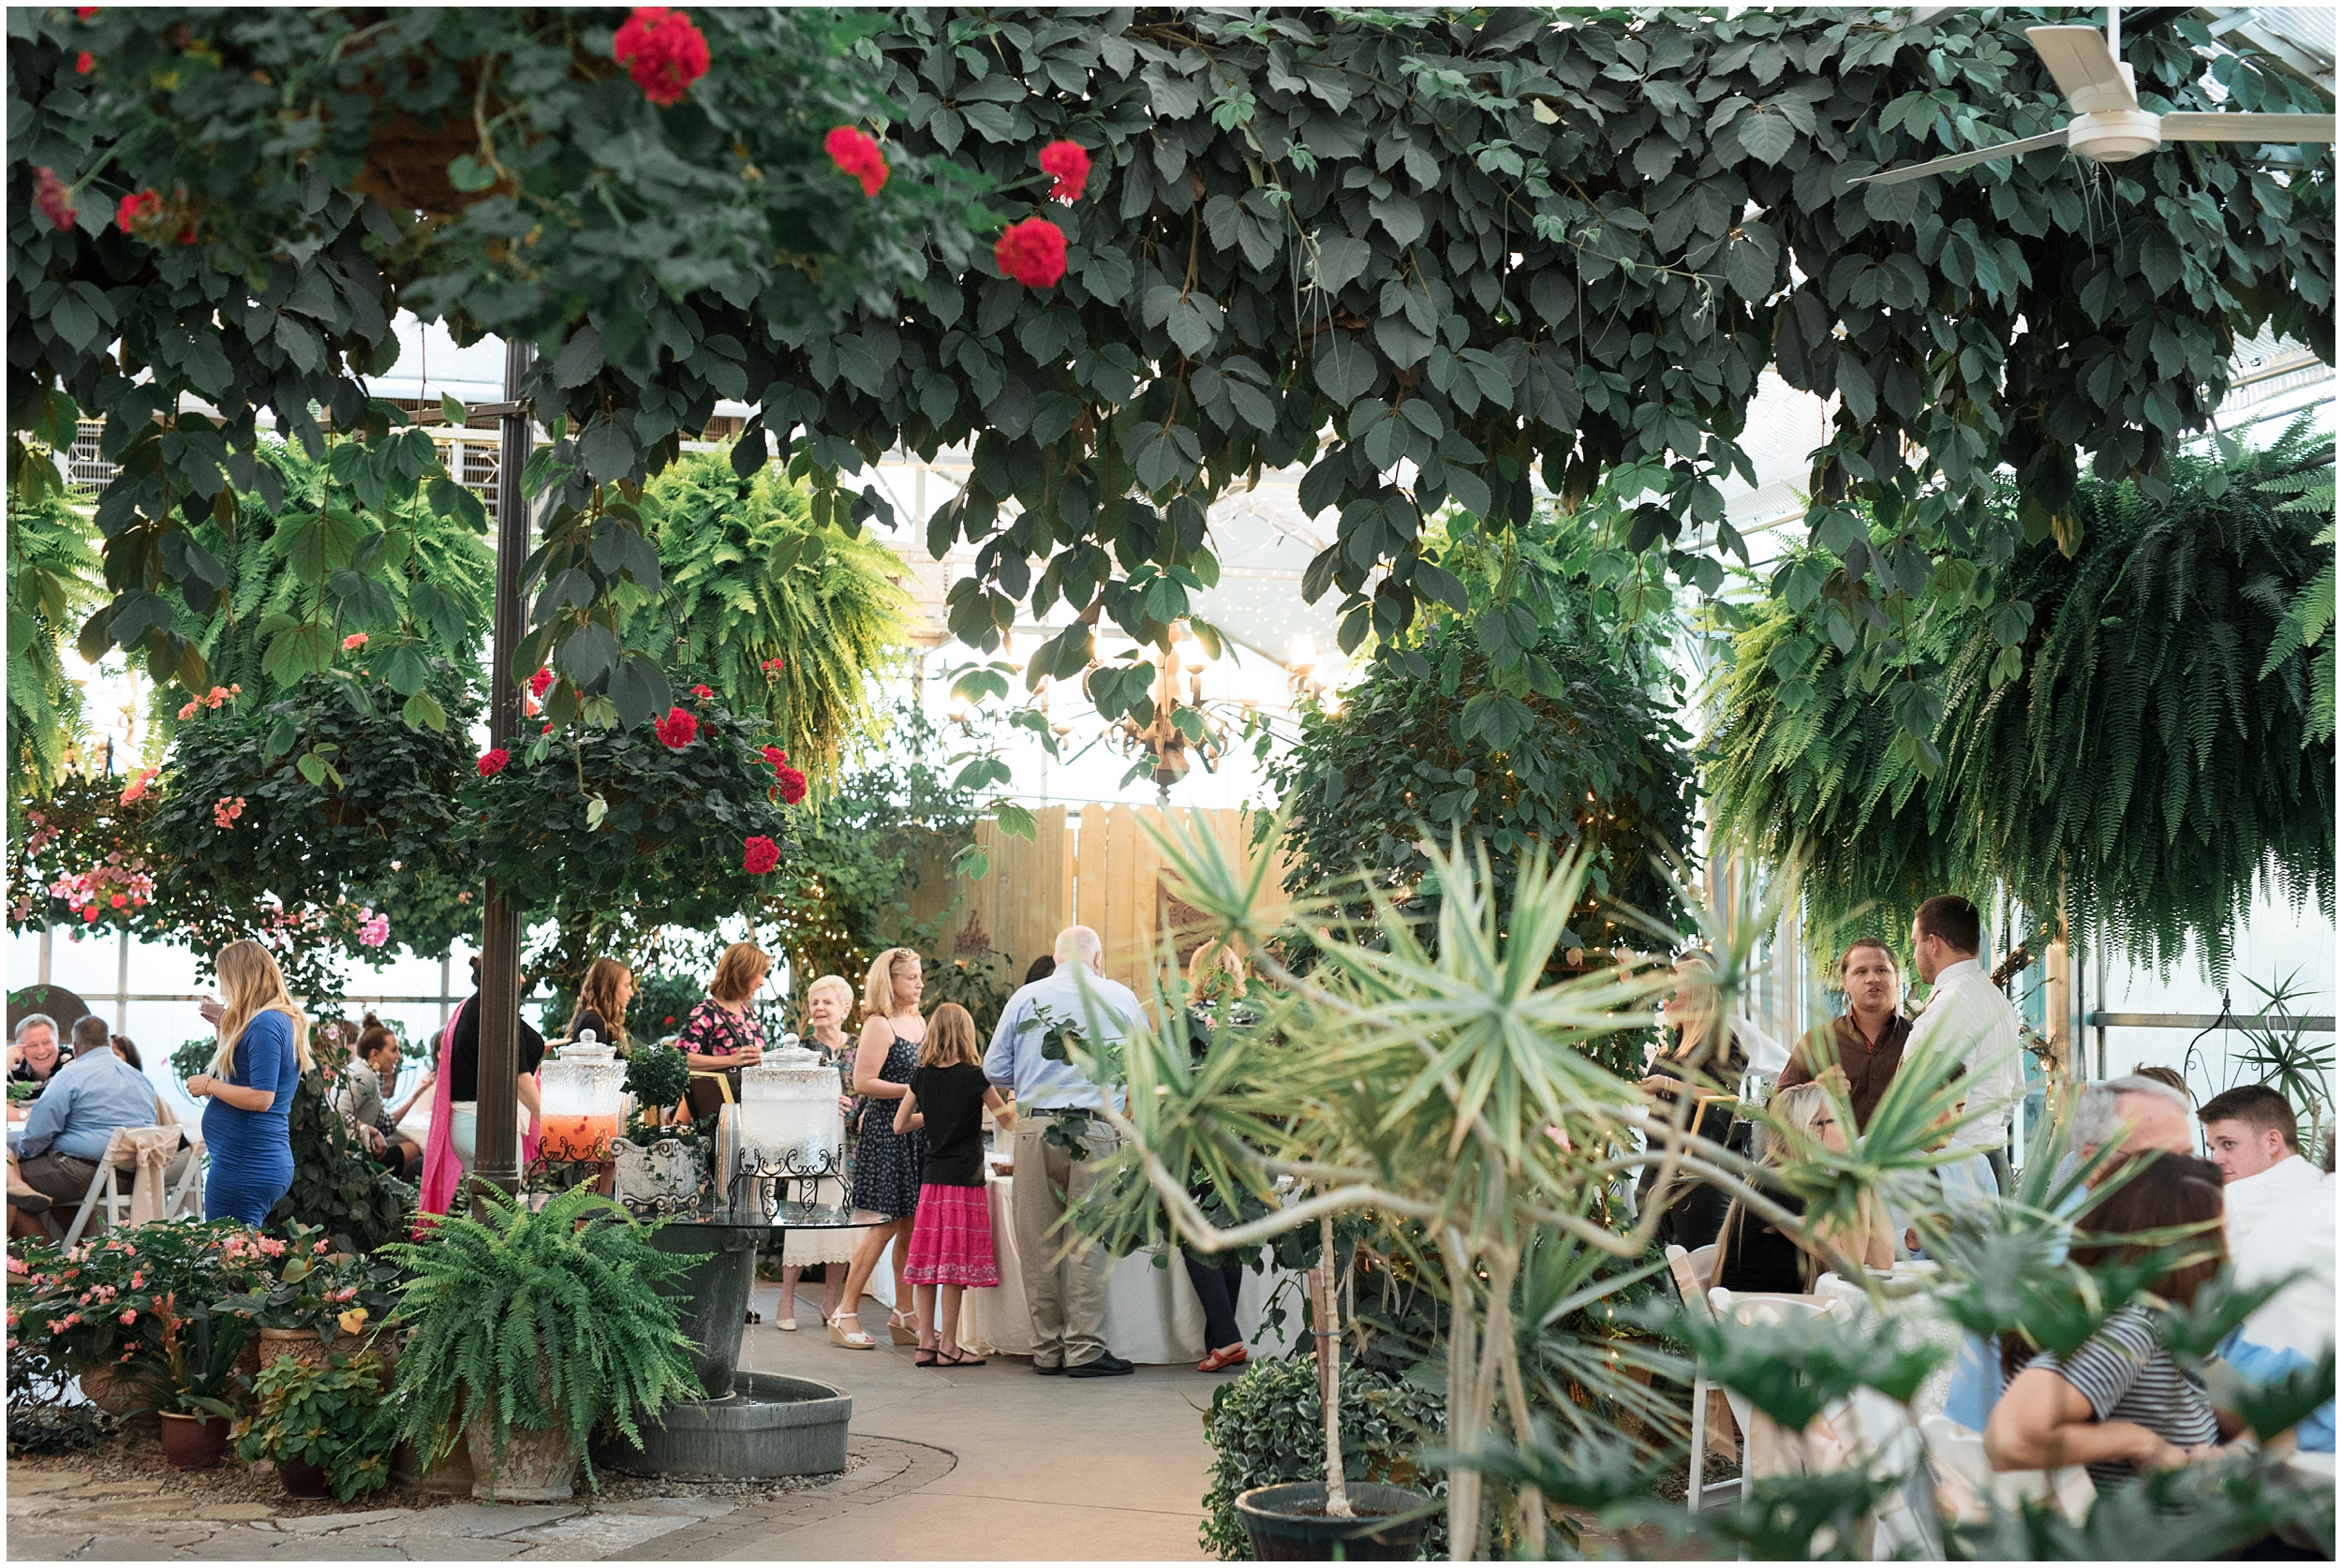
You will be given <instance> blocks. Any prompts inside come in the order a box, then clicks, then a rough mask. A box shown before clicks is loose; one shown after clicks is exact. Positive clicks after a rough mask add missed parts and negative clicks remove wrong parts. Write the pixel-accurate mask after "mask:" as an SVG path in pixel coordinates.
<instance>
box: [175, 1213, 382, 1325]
mask: <svg viewBox="0 0 2342 1568" xmlns="http://www.w3.org/2000/svg"><path fill="white" fill-rule="evenodd" d="M287 1230H288V1233H289V1234H288V1235H287V1237H286V1240H285V1242H284V1243H283V1246H284V1251H283V1253H282V1254H281V1255H280V1257H279V1258H278V1259H277V1260H276V1266H275V1268H274V1271H273V1273H272V1274H270V1275H267V1276H263V1277H262V1278H261V1279H259V1280H256V1281H254V1283H253V1285H252V1288H250V1289H249V1290H245V1291H241V1292H239V1293H237V1294H233V1295H230V1296H229V1297H227V1298H226V1299H224V1300H222V1301H221V1302H220V1303H219V1307H218V1309H219V1310H220V1311H221V1312H223V1313H231V1314H233V1315H235V1316H237V1317H240V1318H242V1319H244V1320H245V1321H246V1322H248V1323H249V1324H251V1325H252V1326H253V1327H255V1328H307V1329H314V1330H315V1331H316V1332H317V1336H318V1338H319V1339H322V1340H324V1341H325V1342H326V1343H327V1344H329V1345H330V1344H333V1343H334V1342H335V1341H336V1340H337V1339H343V1338H345V1337H354V1339H355V1340H356V1341H357V1342H363V1341H364V1340H366V1339H371V1338H372V1337H373V1336H374V1335H375V1333H376V1332H378V1330H379V1329H380V1328H381V1326H382V1324H383V1322H384V1321H385V1320H386V1319H387V1318H388V1317H389V1316H390V1313H391V1308H392V1306H393V1303H394V1302H395V1300H396V1294H395V1287H396V1285H397V1282H398V1272H399V1271H398V1265H396V1264H393V1263H391V1262H389V1261H388V1260H386V1259H383V1258H381V1257H379V1256H378V1255H375V1254H370V1253H353V1252H336V1251H331V1250H328V1249H329V1247H330V1246H331V1243H329V1242H328V1241H327V1239H326V1235H325V1231H324V1230H323V1228H322V1227H320V1226H316V1225H303V1224H299V1223H295V1224H292V1225H289V1226H288V1227H287Z"/></svg>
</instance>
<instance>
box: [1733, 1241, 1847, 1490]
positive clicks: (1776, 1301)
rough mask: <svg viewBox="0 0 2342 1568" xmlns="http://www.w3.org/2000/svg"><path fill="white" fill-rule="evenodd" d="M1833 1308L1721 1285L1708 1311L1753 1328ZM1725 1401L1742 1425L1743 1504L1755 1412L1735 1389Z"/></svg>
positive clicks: (1797, 1297)
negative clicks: (1737, 1291)
mask: <svg viewBox="0 0 2342 1568" xmlns="http://www.w3.org/2000/svg"><path fill="white" fill-rule="evenodd" d="M1832 1307H1833V1304H1832V1303H1831V1302H1827V1301H1824V1300H1822V1299H1820V1298H1819V1297H1817V1296H1811V1295H1783V1294H1774V1293H1771V1292H1766V1291H1744V1292H1741V1293H1739V1294H1735V1293H1733V1292H1731V1291H1728V1290H1726V1289H1725V1288H1724V1287H1723V1286H1722V1285H1717V1286H1715V1287H1714V1288H1713V1289H1712V1290H1710V1291H1709V1292H1708V1310H1709V1312H1710V1314H1711V1315H1712V1316H1713V1317H1714V1318H1715V1319H1716V1321H1717V1322H1719V1323H1739V1324H1751V1325H1754V1324H1770V1323H1780V1322H1783V1321H1784V1320H1786V1319H1787V1318H1791V1317H1799V1316H1811V1317H1821V1316H1825V1315H1828V1314H1830V1313H1831V1310H1832ZM1839 1315H1841V1316H1843V1315H1844V1314H1843V1313H1840V1314H1839ZM1724 1402H1725V1403H1726V1404H1727V1406H1729V1407H1730V1408H1731V1411H1732V1419H1733V1420H1734V1421H1737V1422H1738V1423H1740V1427H1741V1440H1740V1450H1741V1476H1740V1480H1739V1481H1738V1482H1737V1483H1734V1484H1735V1485H1737V1486H1739V1487H1740V1489H1741V1499H1742V1501H1747V1499H1748V1495H1749V1484H1750V1482H1751V1480H1752V1479H1753V1477H1752V1476H1750V1474H1749V1473H1748V1432H1749V1427H1750V1426H1751V1424H1752V1423H1753V1422H1754V1421H1755V1419H1756V1411H1755V1408H1754V1407H1753V1406H1751V1405H1750V1404H1749V1402H1748V1399H1747V1398H1746V1397H1745V1396H1744V1395H1742V1394H1741V1393H1739V1392H1738V1391H1737V1390H1734V1389H1730V1388H1727V1389H1726V1390H1725V1391H1724Z"/></svg>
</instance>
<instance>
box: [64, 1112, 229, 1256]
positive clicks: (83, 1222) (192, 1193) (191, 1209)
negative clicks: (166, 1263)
mask: <svg viewBox="0 0 2342 1568" xmlns="http://www.w3.org/2000/svg"><path fill="white" fill-rule="evenodd" d="M166 1127H168V1128H169V1129H170V1131H172V1132H177V1133H178V1134H179V1138H180V1144H181V1146H180V1147H178V1148H177V1149H174V1150H173V1151H172V1152H171V1153H170V1155H168V1156H166V1157H165V1159H164V1162H163V1176H162V1191H161V1193H160V1194H159V1198H158V1201H159V1205H160V1207H161V1215H160V1218H162V1219H165V1220H169V1219H171V1218H173V1217H175V1216H177V1215H180V1214H185V1213H194V1214H197V1215H200V1214H201V1213H202V1211H203V1204H202V1197H201V1191H202V1185H201V1172H202V1167H203V1142H202V1140H201V1139H200V1138H194V1139H190V1138H189V1137H188V1136H187V1134H186V1131H185V1129H184V1128H182V1127H179V1126H178V1125H177V1124H176V1122H170V1123H158V1124H156V1126H155V1127H153V1128H117V1129H115V1130H114V1134H113V1136H112V1137H111V1139H109V1140H108V1141H107V1145H106V1149H105V1153H104V1155H103V1156H101V1157H100V1158H99V1160H98V1161H97V1169H96V1171H95V1172H93V1173H92V1174H91V1176H90V1181H89V1190H88V1191H86V1192H84V1193H83V1194H82V1206H81V1207H80V1208H78V1209H76V1210H75V1211H74V1215H73V1222H72V1224H70V1225H68V1226H67V1227H66V1228H65V1230H64V1231H63V1232H62V1233H59V1232H58V1230H57V1222H56V1219H55V1217H54V1216H55V1211H54V1210H51V1211H49V1212H47V1213H44V1214H43V1215H42V1216H41V1219H42V1221H43V1222H44V1223H45V1224H47V1225H48V1227H49V1230H50V1234H51V1235H55V1236H57V1239H58V1244H59V1245H60V1246H64V1247H71V1246H72V1245H73V1244H74V1243H76V1242H78V1241H80V1240H81V1239H82V1235H83V1234H84V1233H85V1232H87V1231H88V1230H89V1228H90V1220H91V1217H92V1216H93V1215H94V1216H96V1218H97V1219H98V1220H99V1221H100V1223H101V1225H102V1227H103V1228H104V1229H107V1230H116V1229H120V1228H121V1227H123V1226H126V1225H127V1224H129V1223H130V1220H131V1217H132V1212H133V1202H134V1199H135V1198H136V1195H137V1191H138V1186H137V1183H138V1166H137V1165H136V1164H121V1163H118V1161H120V1160H121V1159H122V1158H123V1157H124V1156H125V1155H127V1154H132V1152H133V1151H132V1150H131V1148H130V1146H129V1141H128V1136H127V1135H128V1134H132V1133H137V1132H160V1131H163V1130H164V1129H165V1128H166ZM133 1157H134V1156H133Z"/></svg>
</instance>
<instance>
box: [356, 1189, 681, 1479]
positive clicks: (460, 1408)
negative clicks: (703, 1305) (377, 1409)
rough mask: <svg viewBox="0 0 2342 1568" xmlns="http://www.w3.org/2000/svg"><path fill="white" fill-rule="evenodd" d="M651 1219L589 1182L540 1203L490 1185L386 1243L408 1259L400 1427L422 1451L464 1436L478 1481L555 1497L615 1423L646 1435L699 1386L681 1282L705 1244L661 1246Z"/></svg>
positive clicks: (628, 1433)
mask: <svg viewBox="0 0 2342 1568" xmlns="http://www.w3.org/2000/svg"><path fill="white" fill-rule="evenodd" d="M655 1230H656V1227H655V1226H649V1225H639V1224H636V1223H635V1222H634V1221H633V1220H630V1219H629V1218H628V1216H627V1214H626V1211H625V1210H624V1209H623V1208H621V1207H619V1206H617V1205H616V1204H615V1203H613V1202H612V1201H611V1200H610V1199H608V1198H604V1197H598V1196H596V1195H595V1193H594V1192H593V1191H591V1189H590V1188H589V1187H586V1186H579V1187H574V1188H571V1190H569V1191H566V1192H562V1193H559V1194H556V1196H555V1197H554V1198H553V1199H552V1200H551V1201H550V1202H548V1203H547V1204H546V1205H545V1206H544V1207H543V1208H542V1209H541V1210H538V1211H535V1212H531V1211H530V1210H528V1209H527V1208H526V1207H524V1206H521V1205H520V1204H518V1203H516V1202H515V1201H514V1200H513V1199H511V1198H510V1197H507V1196H505V1195H503V1194H501V1193H497V1192H490V1193H488V1194H487V1197H486V1201H485V1208H484V1210H483V1219H482V1220H473V1219H471V1218H469V1217H468V1216H466V1215H463V1214H451V1215H449V1216H448V1217H447V1218H446V1219H444V1220H440V1221H439V1222H438V1223H437V1225H435V1226H433V1227H432V1229H431V1231H430V1233H429V1235H427V1237H426V1238H425V1239H423V1240H422V1241H415V1242H394V1243H392V1244H391V1245H389V1246H387V1247H385V1248H384V1249H383V1251H385V1252H387V1253H389V1254H391V1255H392V1256H393V1257H395V1258H396V1259H397V1261H398V1262H399V1263H400V1264H402V1265H405V1267H406V1268H407V1269H408V1273H409V1275H410V1278H409V1279H408V1283H407V1285H406V1287H405V1289H404V1291H403V1292H402V1294H401V1299H400V1303H399V1308H398V1315H397V1317H396V1319H395V1320H394V1321H395V1323H396V1324H397V1325H398V1326H399V1327H400V1328H403V1329H404V1330H405V1331H406V1334H407V1339H406V1342H405V1345H404V1347H403V1351H402V1354H400V1356H399V1361H398V1381H397V1387H396V1395H395V1398H396V1400H397V1403H398V1406H399V1409H400V1419H399V1429H398V1434H397V1435H398V1436H399V1437H400V1438H402V1439H406V1440H408V1441H410V1442H413V1443H414V1445H415V1451H416V1454H417V1457H418V1458H419V1460H420V1464H421V1466H422V1467H428V1466H429V1465H430V1464H432V1463H433V1462H435V1461H436V1460H437V1458H438V1457H439V1456H440V1455H442V1454H444V1453H445V1452H447V1451H448V1449H449V1448H451V1447H452V1445H453V1444H454V1443H455V1442H458V1441H461V1442H463V1443H464V1444H465V1445H466V1447H467V1450H468V1452H469V1455H470V1458H471V1464H472V1474H473V1476H474V1481H473V1484H472V1495H473V1496H475V1497H480V1498H486V1499H495V1500H499V1501H520V1502H544V1501H559V1500H561V1499H564V1498H567V1497H568V1496H569V1495H570V1493H571V1491H572V1490H573V1489H574V1487H575V1478H576V1472H577V1468H578V1462H579V1461H580V1460H581V1459H583V1458H585V1456H586V1445H587V1443H588V1442H590V1440H591V1439H592V1437H593V1435H594V1433H595V1432H596V1430H597V1429H598V1428H600V1427H602V1426H603V1425H604V1424H605V1423H606V1424H607V1425H608V1426H609V1427H613V1428H615V1430H616V1431H617V1432H619V1433H621V1434H623V1435H624V1436H625V1437H627V1438H628V1439H629V1440H630V1441H632V1442H637V1443H639V1442H640V1441H641V1429H640V1427H639V1426H638V1423H639V1422H640V1421H642V1420H645V1419H648V1420H654V1421H655V1420H656V1419H657V1418H658V1414H659V1412H660V1409H661V1408H662V1407H663V1406H665V1405H666V1404H667V1403H668V1402H669V1401H670V1400H673V1399H691V1398H699V1397H700V1392H701V1391H700V1387H699V1383H698V1382H697V1380H696V1379H694V1378H693V1376H692V1375H691V1363H690V1357H689V1351H690V1344H689V1341H688V1340H687V1339H684V1337H683V1334H682V1332H681V1330H680V1329H679V1328H678V1326H677V1319H678V1308H679V1307H680V1305H681V1304H682V1297H681V1296H679V1295H678V1294H674V1285H675V1283H676V1281H677V1280H679V1279H680V1278H681V1277H682V1276H683V1275H684V1274H686V1273H687V1272H689V1269H690V1268H691V1267H692V1265H695V1264H697V1263H699V1262H701V1261H702V1258H701V1257H700V1256H696V1255H692V1254H687V1253H675V1252H668V1251H662V1250H660V1248H659V1246H658V1245H657V1243H656V1240H655V1239H654V1234H653V1233H654V1232H655ZM586 1479H587V1483H588V1484H589V1485H592V1484H594V1478H593V1467H592V1463H591V1461H590V1460H588V1461H587V1462H586Z"/></svg>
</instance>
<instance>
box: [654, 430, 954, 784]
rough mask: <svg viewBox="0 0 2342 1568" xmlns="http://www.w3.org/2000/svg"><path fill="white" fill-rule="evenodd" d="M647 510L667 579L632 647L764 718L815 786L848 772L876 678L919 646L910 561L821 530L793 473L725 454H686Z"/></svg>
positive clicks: (661, 480) (738, 709)
mask: <svg viewBox="0 0 2342 1568" xmlns="http://www.w3.org/2000/svg"><path fill="white" fill-rule="evenodd" d="M644 503H645V504H644V510H645V515H646V516H647V517H649V518H652V519H655V531H656V534H657V542H658V545H659V558H660V562H661V563H662V568H661V570H662V571H663V573H664V575H665V579H666V582H665V587H664V590H663V592H662V594H661V596H660V599H659V601H658V602H657V604H656V605H655V606H645V608H644V609H643V610H641V611H638V612H637V613H636V614H633V615H630V617H629V619H628V624H627V637H628V641H629V643H630V644H631V645H633V646H635V647H638V648H641V649H642V650H643V651H644V652H645V653H648V654H651V655H652V656H653V657H655V658H659V659H660V660H661V662H662V663H665V664H667V665H669V666H671V667H680V668H686V669H690V670H694V671H697V672H700V673H703V674H704V677H705V678H706V680H707V682H708V684H710V685H711V686H713V687H715V688H716V689H717V690H718V691H719V692H721V693H722V695H723V699H724V703H725V704H726V705H727V706H729V707H730V708H731V709H732V710H733V711H734V712H735V713H741V714H761V715H763V717H765V719H766V720H767V721H768V722H770V723H771V725H772V726H773V728H774V729H776V730H778V732H780V735H781V746H782V747H783V748H784V749H785V750H787V751H788V753H789V755H790V757H791V759H792V760H793V762H795V763H796V764H797V765H798V766H799V767H801V768H803V769H805V770H806V772H807V773H808V775H811V776H814V777H828V776H830V775H832V774H834V773H835V772H836V771H837V762H838V757H839V748H840V747H841V745H842V744H843V743H844V742H845V741H847V740H848V739H849V738H851V737H852V736H853V735H855V734H857V733H859V732H863V731H866V730H867V729H868V728H869V727H870V724H871V721H872V717H873V715H872V710H871V706H870V682H869V677H870V675H871V674H873V673H876V672H877V671H878V670H880V669H881V668H882V667H883V666H884V665H885V663H886V662H887V660H888V658H890V656H891V655H892V654H893V652H894V650H895V649H897V648H898V647H900V646H901V645H902V644H903V643H905V642H906V641H907V640H908V639H909V637H910V633H911V629H912V620H913V616H914V614H915V612H914V609H913V606H912V599H911V596H910V595H909V594H907V593H905V592H904V591H903V589H902V588H901V587H900V586H899V585H898V579H900V578H901V577H902V576H903V575H904V570H905V569H904V567H903V564H902V562H901V561H900V560H899V559H898V558H897V556H896V555H895V553H894V552H893V551H891V550H889V549H887V548H886V546H884V545H883V544H881V543H880V542H879V541H878V540H875V539H871V538H869V537H867V536H865V537H861V538H853V539H850V538H848V537H847V536H846V535H844V534H843V533H840V532H839V531H837V529H835V528H831V527H825V526H817V525H815V523H814V521H813V514H812V510H811V509H810V507H809V506H808V503H807V500H806V496H805V492H804V491H803V490H802V489H800V488H799V487H798V486H797V485H796V484H795V483H794V482H793V481H791V480H790V479H789V478H788V477H787V474H786V471H785V470H784V469H782V468H780V467H778V466H767V467H765V468H763V469H762V470H761V471H760V472H759V473H758V474H757V476H756V477H755V478H754V479H742V478H741V477H740V476H739V475H737V474H735V473H734V472H733V469H732V465H731V463H730V462H729V461H727V460H726V459H725V457H724V456H723V455H722V454H721V453H714V452H695V453H691V454H689V455H687V456H685V457H684V458H682V459H681V460H680V461H679V462H677V463H675V464H674V466H672V467H670V468H668V469H667V470H666V471H665V472H664V473H662V474H660V476H659V477H658V478H657V479H655V480H653V481H651V482H650V484H649V485H648V486H647V487H645V492H644Z"/></svg>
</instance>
